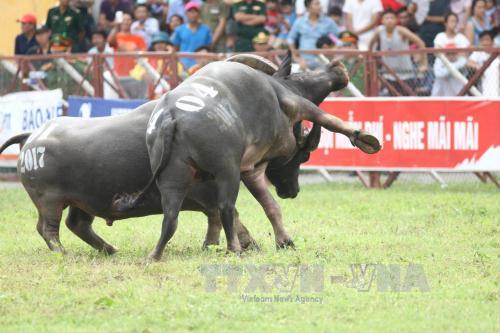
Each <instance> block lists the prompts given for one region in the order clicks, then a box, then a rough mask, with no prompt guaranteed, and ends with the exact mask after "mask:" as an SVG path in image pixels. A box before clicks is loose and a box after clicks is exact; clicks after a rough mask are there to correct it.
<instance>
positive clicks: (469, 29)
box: [465, 0, 492, 46]
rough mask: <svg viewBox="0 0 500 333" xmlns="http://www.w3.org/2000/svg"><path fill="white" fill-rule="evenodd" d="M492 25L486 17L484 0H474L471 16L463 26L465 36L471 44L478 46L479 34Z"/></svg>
mask: <svg viewBox="0 0 500 333" xmlns="http://www.w3.org/2000/svg"><path fill="white" fill-rule="evenodd" d="M491 28H492V26H491V24H490V22H489V21H488V19H487V18H486V1H485V0H476V1H474V2H473V4H472V16H471V18H470V19H469V21H468V22H467V25H466V26H465V36H466V37H467V39H468V40H469V42H470V44H471V45H473V46H479V34H480V33H481V32H483V31H488V30H491Z"/></svg>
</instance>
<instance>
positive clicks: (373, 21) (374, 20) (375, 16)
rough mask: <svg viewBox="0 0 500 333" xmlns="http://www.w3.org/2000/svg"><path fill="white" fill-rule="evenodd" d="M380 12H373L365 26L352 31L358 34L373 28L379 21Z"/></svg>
mask: <svg viewBox="0 0 500 333" xmlns="http://www.w3.org/2000/svg"><path fill="white" fill-rule="evenodd" d="M381 14H382V12H376V13H373V14H372V19H371V21H370V23H369V24H368V25H367V26H365V27H363V28H361V29H359V30H357V31H354V33H355V34H356V35H358V36H359V35H361V34H364V33H365V32H367V31H370V30H372V29H373V28H375V27H376V26H377V25H378V22H379V21H380V15H381Z"/></svg>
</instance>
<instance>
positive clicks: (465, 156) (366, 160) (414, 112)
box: [305, 97, 500, 171]
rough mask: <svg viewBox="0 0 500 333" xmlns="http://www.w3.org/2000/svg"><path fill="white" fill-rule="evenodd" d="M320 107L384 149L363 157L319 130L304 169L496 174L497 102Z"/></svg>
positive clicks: (336, 102) (343, 102)
mask: <svg viewBox="0 0 500 333" xmlns="http://www.w3.org/2000/svg"><path fill="white" fill-rule="evenodd" d="M321 108H322V109H323V110H325V111H327V112H329V113H331V114H334V115H336V116H338V117H340V118H342V119H344V120H348V121H349V122H350V123H351V124H352V125H353V126H354V127H355V128H363V129H365V130H367V131H370V132H371V133H373V134H374V135H375V136H377V137H378V138H379V140H380V141H381V143H382V145H383V148H382V150H381V151H380V152H379V153H378V154H374V155H368V154H365V153H363V152H361V151H360V150H359V149H358V148H355V147H353V146H352V145H351V143H350V141H349V140H348V139H347V138H346V137H345V136H343V135H341V134H338V133H336V134H333V133H331V132H329V131H327V130H325V129H323V130H322V136H321V141H320V145H319V149H318V150H316V151H315V152H314V153H312V154H311V158H310V160H309V162H308V163H307V164H305V166H306V168H326V169H332V170H334V169H337V170H342V169H350V170H352V169H359V170H402V171H404V170H447V171H499V170H500V99H494V100H485V99H478V98H463V97H462V98H450V99H446V98H440V99H434V98H362V99H359V98H335V99H328V100H326V101H325V102H324V103H323V104H322V105H321Z"/></svg>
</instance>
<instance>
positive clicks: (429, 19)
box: [425, 16, 444, 24]
mask: <svg viewBox="0 0 500 333" xmlns="http://www.w3.org/2000/svg"><path fill="white" fill-rule="evenodd" d="M425 20H426V21H427V22H430V23H443V24H444V16H427V17H426V18H425Z"/></svg>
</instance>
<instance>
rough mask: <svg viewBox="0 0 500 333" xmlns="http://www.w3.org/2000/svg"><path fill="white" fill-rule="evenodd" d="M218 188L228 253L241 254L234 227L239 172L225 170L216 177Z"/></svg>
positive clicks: (218, 200) (218, 199)
mask: <svg viewBox="0 0 500 333" xmlns="http://www.w3.org/2000/svg"><path fill="white" fill-rule="evenodd" d="M215 182H216V184H217V185H216V186H217V202H218V206H219V212H220V218H221V222H222V227H223V228H224V233H225V234H226V240H227V249H228V251H231V252H235V253H240V252H241V245H240V242H239V240H238V235H237V232H236V230H235V227H234V216H235V213H234V211H235V207H234V206H235V203H236V199H237V197H238V191H239V187H240V173H239V170H227V169H226V170H224V169H221V170H220V172H219V173H218V174H217V175H216V177H215Z"/></svg>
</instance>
